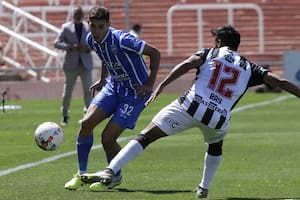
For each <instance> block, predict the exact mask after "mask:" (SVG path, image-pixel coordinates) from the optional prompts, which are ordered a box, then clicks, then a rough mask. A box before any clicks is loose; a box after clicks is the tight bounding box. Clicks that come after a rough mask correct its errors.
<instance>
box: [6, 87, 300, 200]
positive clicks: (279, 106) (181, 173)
mask: <svg viewBox="0 0 300 200" xmlns="http://www.w3.org/2000/svg"><path fill="white" fill-rule="evenodd" d="M177 96H178V94H162V95H161V96H160V97H159V98H158V99H157V101H156V102H155V103H153V104H151V105H150V106H149V107H148V108H146V109H145V111H144V112H143V113H142V115H141V117H140V119H139V121H138V123H137V126H136V128H135V130H127V131H125V132H124V133H123V134H122V137H124V138H127V139H125V140H124V141H122V142H121V145H125V144H126V143H127V142H128V140H129V138H131V137H133V136H134V135H136V134H137V133H138V132H139V131H141V130H142V129H143V128H144V127H145V126H146V125H147V124H148V123H149V122H150V120H151V119H152V117H153V116H154V115H155V113H157V112H158V111H159V110H160V109H161V108H162V107H163V106H164V105H166V104H168V103H169V102H171V101H172V100H173V99H175V98H176V97H177ZM280 97H283V99H280ZM286 97H287V98H286ZM274 99H275V100H278V101H274ZM262 102H263V103H262ZM60 103H61V100H60V99H53V100H20V101H9V102H7V104H12V105H21V106H22V109H20V110H7V111H6V113H0V141H1V145H0V199H1V200H36V199H43V200H56V199H57V200H77V199H78V200H79V199H103V200H117V199H118V200H119V199H122V200H135V199H136V200H159V199H162V200H174V199H180V200H185V199H189V200H190V199H196V197H195V194H194V192H193V189H194V188H195V187H196V186H197V185H198V184H199V181H200V178H201V173H202V168H203V155H204V153H205V151H206V149H207V146H206V145H205V144H204V143H203V138H202V136H201V134H200V132H199V131H198V130H197V129H191V130H189V131H186V132H184V133H182V134H179V135H176V136H173V137H168V138H163V139H161V140H160V141H157V142H155V143H153V144H151V145H150V146H149V147H147V149H146V151H145V152H144V153H143V154H142V155H141V156H139V157H138V158H136V159H135V160H133V161H132V162H131V163H129V164H128V165H126V166H125V167H124V169H123V176H124V179H123V180H124V182H123V183H122V185H120V186H119V188H118V189H115V190H110V191H105V192H99V193H97V192H96V193H95V192H90V191H89V190H88V187H87V186H84V187H82V188H80V189H79V190H77V191H76V192H70V191H66V190H65V189H64V184H65V182H66V181H68V180H69V179H70V178H71V177H72V175H73V174H74V173H75V172H76V169H77V162H76V159H77V157H76V154H75V149H76V147H75V136H76V133H77V130H78V128H79V125H78V120H79V119H80V118H81V117H82V106H83V104H82V99H74V100H73V101H72V105H71V113H70V123H69V125H68V126H67V127H64V128H63V130H64V136H65V138H64V142H63V144H62V145H61V146H60V147H59V149H57V150H56V151H53V152H45V151H42V150H41V149H39V148H38V147H37V146H36V145H35V142H34V138H33V134H34V129H35V128H36V127H37V126H38V125H39V124H40V123H42V122H44V121H54V122H57V123H59V121H60ZM249 105H251V106H249ZM240 108H245V109H241V110H238V109H240ZM299 108H300V104H299V100H298V99H297V98H295V97H290V96H288V95H287V94H285V93H283V94H255V93H251V92H249V93H247V94H246V97H245V98H244V99H243V100H242V101H241V102H240V103H239V104H238V105H237V107H236V108H235V109H236V110H235V112H234V113H233V115H232V120H231V126H230V129H229V133H228V135H227V137H226V138H225V141H224V150H223V161H222V163H221V165H220V167H219V170H218V172H217V174H216V177H215V179H214V181H213V183H212V186H211V188H210V191H209V199H227V200H238V199H240V200H246V199H247V200H256V199H263V200H270V199H300V192H299V188H300V170H299V166H300V151H299V147H300V145H299V141H300V134H299V130H300V124H299V117H300V114H299ZM103 127H104V123H102V124H100V125H99V126H98V127H97V128H96V130H95V133H94V134H95V139H94V146H95V147H96V148H95V149H94V150H93V151H92V152H91V154H90V159H89V171H91V172H94V171H97V170H100V169H103V168H104V167H105V166H106V163H105V160H106V159H105V157H104V153H103V149H102V148H101V147H99V144H100V133H101V130H102V128H103Z"/></svg>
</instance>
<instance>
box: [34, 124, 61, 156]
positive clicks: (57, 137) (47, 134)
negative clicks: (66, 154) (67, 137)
mask: <svg viewBox="0 0 300 200" xmlns="http://www.w3.org/2000/svg"><path fill="white" fill-rule="evenodd" d="M34 138H35V142H36V144H37V145H38V147H40V148H41V149H43V150H45V151H54V150H55V149H57V147H59V146H60V145H61V143H62V141H63V139H64V134H63V130H62V128H61V127H60V126H59V125H58V124H56V123H54V122H44V123H41V124H40V125H39V126H38V127H37V128H36V129H35V133H34Z"/></svg>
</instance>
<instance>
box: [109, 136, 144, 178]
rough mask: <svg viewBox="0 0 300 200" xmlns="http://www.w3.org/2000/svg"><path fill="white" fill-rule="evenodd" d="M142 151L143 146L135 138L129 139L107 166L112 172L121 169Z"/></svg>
mask: <svg viewBox="0 0 300 200" xmlns="http://www.w3.org/2000/svg"><path fill="white" fill-rule="evenodd" d="M143 151H144V148H143V146H142V145H141V144H140V143H139V142H138V141H136V140H131V141H129V142H128V144H127V145H126V146H125V147H124V148H122V149H121V151H120V152H119V153H118V154H117V155H116V156H115V157H114V159H112V160H111V161H110V163H109V165H108V166H107V168H109V169H112V170H113V171H114V172H117V171H119V170H120V169H122V167H123V166H124V165H126V164H127V163H128V162H129V161H130V160H132V159H133V158H135V157H137V156H138V155H139V154H141V153H142V152H143Z"/></svg>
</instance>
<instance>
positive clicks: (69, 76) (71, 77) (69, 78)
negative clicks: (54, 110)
mask: <svg viewBox="0 0 300 200" xmlns="http://www.w3.org/2000/svg"><path fill="white" fill-rule="evenodd" d="M77 76H78V72H77V71H66V70H65V71H64V86H63V94H62V107H61V111H62V119H61V123H60V124H61V125H62V126H65V125H67V124H68V119H69V108H70V104H71V99H72V93H73V89H74V86H75V83H76V79H77Z"/></svg>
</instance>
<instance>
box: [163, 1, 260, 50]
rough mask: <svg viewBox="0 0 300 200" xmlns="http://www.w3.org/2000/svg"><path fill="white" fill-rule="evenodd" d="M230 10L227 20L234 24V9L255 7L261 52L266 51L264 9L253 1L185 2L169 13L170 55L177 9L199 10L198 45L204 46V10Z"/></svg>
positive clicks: (172, 8)
mask: <svg viewBox="0 0 300 200" xmlns="http://www.w3.org/2000/svg"><path fill="white" fill-rule="evenodd" d="M224 9H226V10H227V11H228V15H227V22H228V24H232V25H233V24H234V19H233V18H234V17H233V10H234V9H254V10H255V11H256V12H257V15H258V35H259V41H258V43H259V52H260V53H263V52H264V46H265V45H264V16H263V11H262V9H261V8H260V7H259V6H258V5H256V4H253V3H224V4H184V5H174V6H172V7H170V8H169V10H168V13H167V33H168V34H167V35H168V36H167V37H168V38H167V39H168V50H167V51H168V55H172V53H173V31H172V25H173V24H172V15H173V13H174V12H175V11H180V10H197V15H198V17H197V24H198V47H199V49H201V48H203V24H202V22H203V16H202V11H203V10H224Z"/></svg>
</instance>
